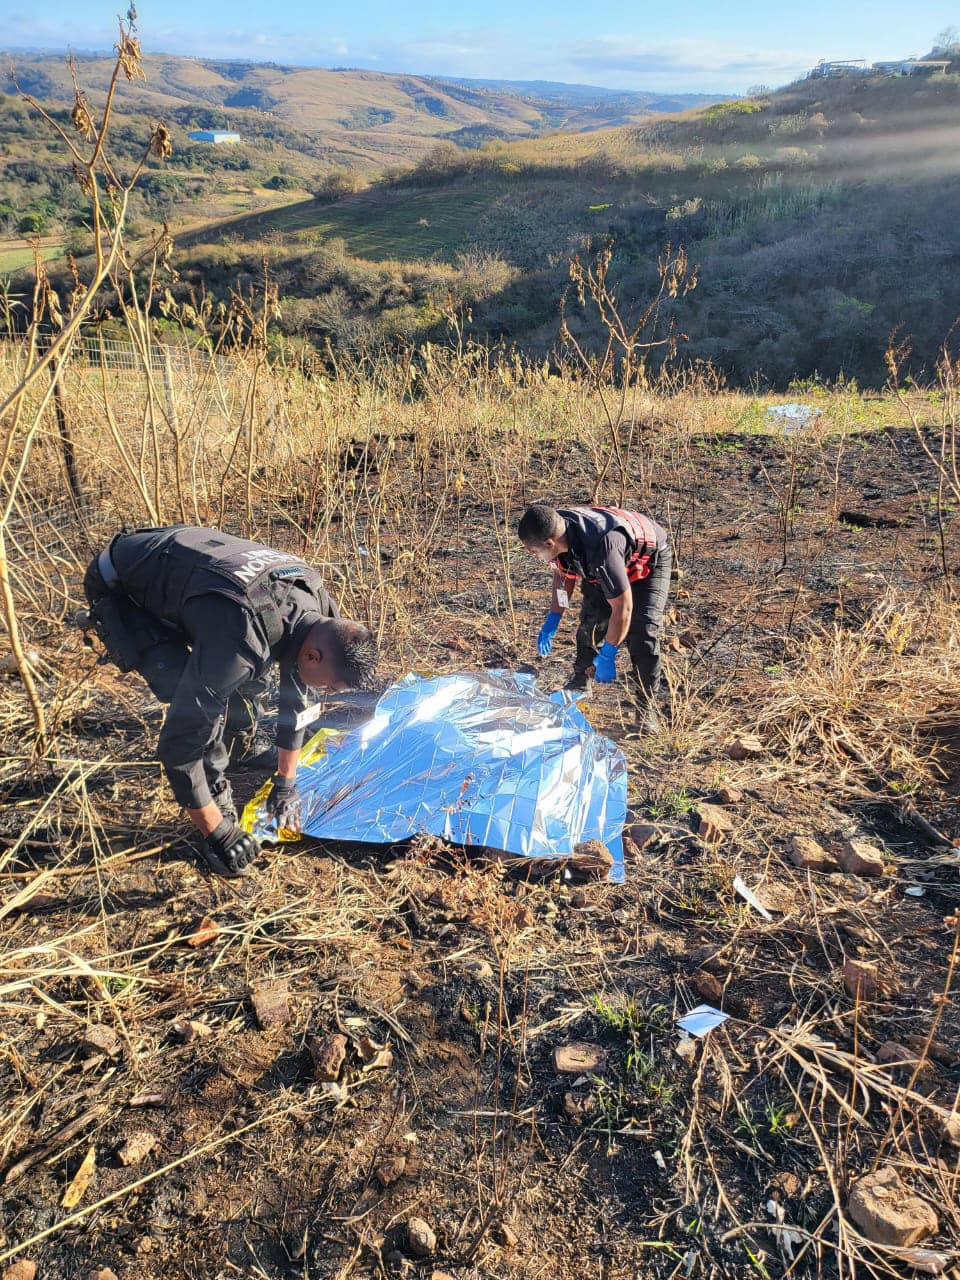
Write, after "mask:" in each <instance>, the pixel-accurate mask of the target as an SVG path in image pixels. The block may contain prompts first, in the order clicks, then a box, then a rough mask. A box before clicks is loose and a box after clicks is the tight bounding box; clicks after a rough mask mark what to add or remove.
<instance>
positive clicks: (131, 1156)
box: [117, 1129, 157, 1165]
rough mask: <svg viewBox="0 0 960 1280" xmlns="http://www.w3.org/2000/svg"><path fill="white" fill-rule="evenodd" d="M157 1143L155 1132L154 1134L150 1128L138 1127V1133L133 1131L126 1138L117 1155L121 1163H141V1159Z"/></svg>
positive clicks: (144, 1157) (143, 1158)
mask: <svg viewBox="0 0 960 1280" xmlns="http://www.w3.org/2000/svg"><path fill="white" fill-rule="evenodd" d="M156 1145H157V1139H156V1135H155V1134H152V1133H151V1132H150V1131H149V1129H138V1130H137V1132H136V1133H131V1134H130V1136H129V1137H128V1138H124V1140H123V1142H122V1143H121V1144H120V1150H119V1151H118V1152H117V1155H118V1157H119V1158H120V1163H121V1164H124V1165H131V1164H139V1163H140V1161H141V1160H145V1159H146V1157H147V1156H148V1155H149V1154H150V1152H151V1151H152V1150H153V1148H154V1147H155V1146H156Z"/></svg>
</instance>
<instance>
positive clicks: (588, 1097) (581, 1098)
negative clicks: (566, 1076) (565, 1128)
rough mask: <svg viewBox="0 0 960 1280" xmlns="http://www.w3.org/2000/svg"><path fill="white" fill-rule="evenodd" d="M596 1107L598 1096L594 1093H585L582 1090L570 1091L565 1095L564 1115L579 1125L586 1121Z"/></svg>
mask: <svg viewBox="0 0 960 1280" xmlns="http://www.w3.org/2000/svg"><path fill="white" fill-rule="evenodd" d="M596 1105H597V1099H596V1096H595V1095H594V1094H592V1093H584V1092H583V1090H582V1089H568V1090H567V1092H566V1093H565V1094H564V1095H563V1113H564V1115H565V1116H567V1118H568V1119H570V1120H574V1121H576V1122H577V1123H578V1124H580V1123H582V1122H583V1121H584V1120H586V1118H587V1116H588V1115H589V1114H590V1112H591V1111H592V1110H593V1109H594V1107H595V1106H596Z"/></svg>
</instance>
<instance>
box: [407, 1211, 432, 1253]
mask: <svg viewBox="0 0 960 1280" xmlns="http://www.w3.org/2000/svg"><path fill="white" fill-rule="evenodd" d="M407 1244H408V1245H409V1246H410V1252H411V1253H412V1254H413V1256H414V1257H415V1258H429V1257H430V1255H431V1253H433V1251H434V1249H436V1247H437V1237H436V1235H435V1234H434V1232H433V1228H432V1227H431V1226H430V1223H429V1222H427V1221H426V1220H425V1219H424V1218H411V1219H410V1220H409V1222H408V1223H407Z"/></svg>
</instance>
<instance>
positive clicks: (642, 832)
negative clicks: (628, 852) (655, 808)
mask: <svg viewBox="0 0 960 1280" xmlns="http://www.w3.org/2000/svg"><path fill="white" fill-rule="evenodd" d="M626 834H627V835H628V836H629V837H630V839H631V840H632V841H633V843H634V844H635V845H636V847H637V848H638V849H639V850H640V852H641V853H642V852H643V850H644V849H646V848H647V846H648V845H652V844H656V842H657V841H658V840H659V839H660V836H661V831H660V828H659V827H655V826H652V825H651V824H650V823H649V822H635V823H634V824H633V826H632V827H628V828H627V832H626Z"/></svg>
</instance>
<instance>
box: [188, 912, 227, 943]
mask: <svg viewBox="0 0 960 1280" xmlns="http://www.w3.org/2000/svg"><path fill="white" fill-rule="evenodd" d="M219 936H220V926H219V925H218V924H217V922H216V920H213V919H211V917H210V916H204V917H203V919H202V920H198V921H196V923H195V924H192V925H191V926H190V929H189V931H188V933H187V936H186V938H185V942H186V944H187V946H188V947H193V948H194V949H196V948H197V947H205V946H207V945H208V944H209V943H211V942H213V941H215V939H216V938H218V937H219Z"/></svg>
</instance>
